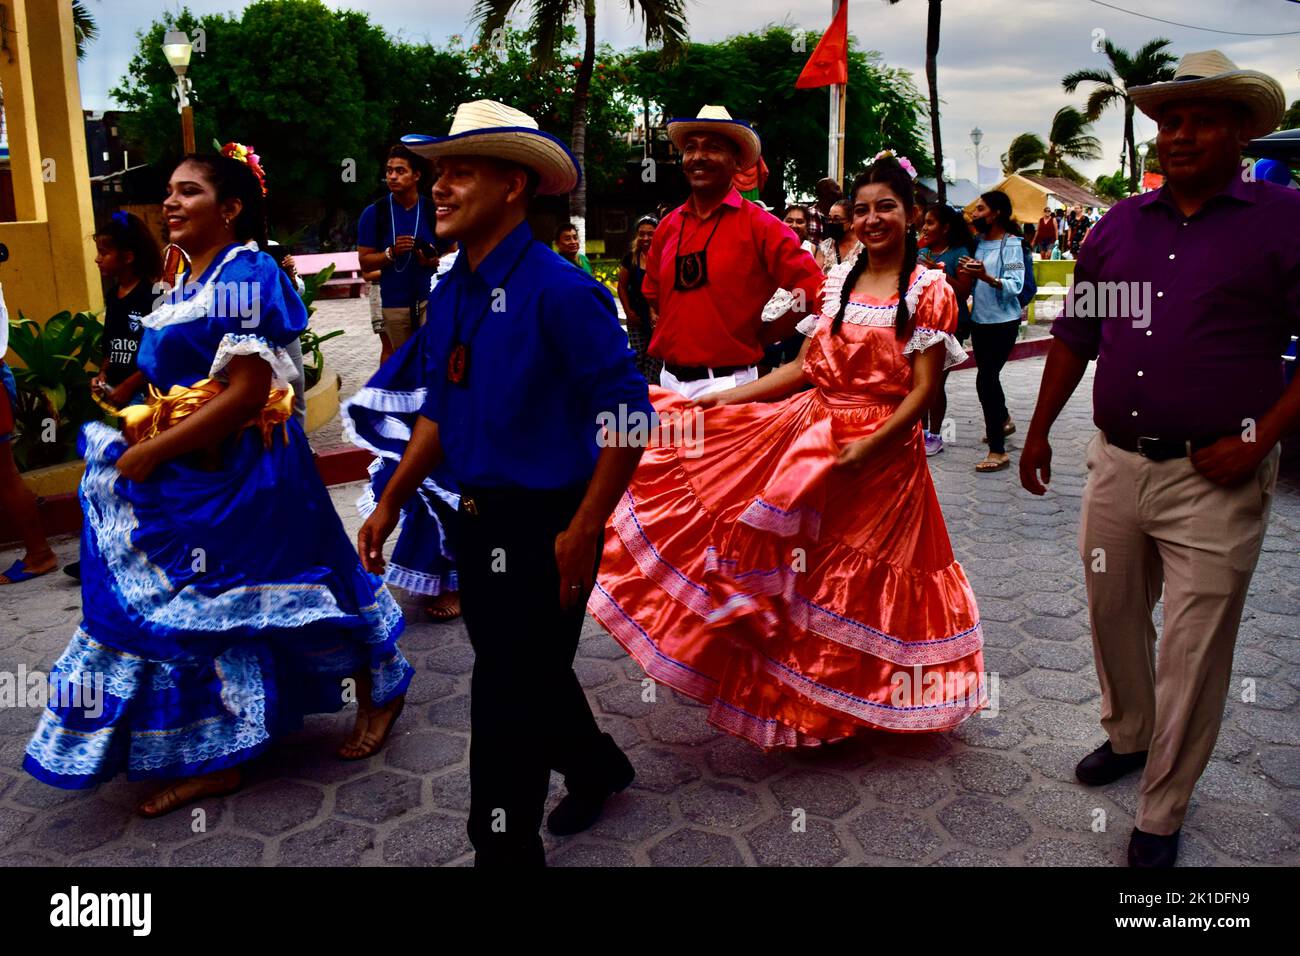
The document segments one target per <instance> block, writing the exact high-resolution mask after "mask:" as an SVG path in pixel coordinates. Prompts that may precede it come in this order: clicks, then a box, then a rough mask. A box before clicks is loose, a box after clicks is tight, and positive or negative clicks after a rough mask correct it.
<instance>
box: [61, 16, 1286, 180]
mask: <svg viewBox="0 0 1300 956" xmlns="http://www.w3.org/2000/svg"><path fill="white" fill-rule="evenodd" d="M325 2H326V5H327V6H330V7H335V8H339V9H345V8H351V9H355V10H363V11H365V12H367V13H368V14H369V15H370V19H371V20H372V21H373V22H375V23H378V24H380V25H381V26H383V27H384V28H385V29H386V30H388V31H389V32H390V33H392V34H395V35H399V36H402V37H404V38H406V39H408V40H415V41H418V40H427V41H429V42H433V43H437V44H442V43H443V42H444V41H445V40H446V39H447V37H449V36H451V35H452V34H456V33H462V34H463V33H465V32H467V26H468V19H469V13H470V10H471V8H472V7H473V2H472V0H325ZM597 2H598V4H599V7H598V15H597V18H596V31H597V40H598V41H599V42H608V43H610V44H612V45H613V46H615V47H616V48H622V47H627V46H633V45H637V44H639V43H640V42H641V40H642V37H643V34H642V32H641V28H640V26H639V21H634V20H631V19H629V16H628V4H627V0H597ZM1106 4H1107V5H1108V6H1109V7H1122V8H1124V9H1126V10H1130V11H1136V12H1139V13H1143V14H1146V15H1148V16H1151V17H1160V18H1162V19H1165V20H1174V21H1178V22H1179V23H1183V24H1190V25H1192V26H1194V27H1203V28H1213V29H1214V30H1218V31H1238V32H1240V33H1251V34H1267V33H1286V32H1290V33H1291V35H1290V36H1237V35H1229V34H1227V33H1223V32H1211V31H1210V30H1207V29H1190V28H1188V27H1183V26H1173V25H1169V24H1165V23H1159V22H1155V21H1152V20H1149V19H1145V18H1142V17H1139V16H1133V15H1131V14H1129V13H1124V12H1120V11H1118V10H1114V9H1108V6H1106V5H1102V4H1101V3H1098V2H1096V0H948V2H947V3H945V4H944V10H943V30H942V38H941V46H940V50H939V95H940V97H941V99H942V104H941V108H942V130H943V139H944V146H945V153H946V154H948V155H955V157H956V160H957V171H958V175H959V176H962V177H973V174H974V156H973V150H972V147H971V141H970V136H969V133H970V130H971V128H972V127H974V126H977V125H978V126H979V127H980V128H981V129H983V130H984V134H985V136H984V142H983V146H982V150H981V152H982V162H983V165H985V166H993V165H996V164H997V157H998V156H999V155H1000V154H1001V153H1002V152H1004V151H1005V150H1006V148H1007V144H1008V143H1009V142H1010V141H1011V139H1012V137H1014V136H1016V135H1017V134H1019V133H1022V132H1025V131H1027V130H1028V131H1033V132H1036V133H1038V134H1039V135H1041V136H1044V137H1045V136H1046V133H1047V129H1048V126H1049V124H1050V122H1051V118H1052V114H1053V113H1055V111H1056V110H1057V109H1058V108H1060V107H1061V106H1065V105H1067V104H1074V105H1077V106H1081V105H1082V103H1083V100H1084V98H1085V96H1086V93H1085V92H1084V91H1083V90H1082V89H1081V90H1080V92H1078V93H1076V94H1075V95H1074V96H1068V95H1066V94H1065V93H1064V92H1063V91H1062V89H1061V77H1062V76H1063V75H1064V74H1065V73H1067V72H1070V71H1071V70H1077V69H1085V68H1088V67H1093V66H1096V67H1102V68H1104V67H1105V66H1106V60H1105V56H1104V55H1103V54H1099V53H1094V52H1093V51H1092V44H1093V37H1094V31H1098V30H1102V31H1105V35H1106V36H1107V37H1108V38H1109V39H1111V40H1112V41H1113V42H1114V43H1116V44H1118V45H1119V46H1120V47H1123V48H1125V49H1127V50H1129V51H1130V52H1131V51H1133V50H1136V49H1137V48H1138V47H1139V46H1141V45H1142V44H1143V43H1145V42H1146V41H1147V40H1150V39H1152V38H1154V37H1166V38H1168V39H1170V40H1172V41H1173V43H1172V49H1173V50H1174V52H1175V53H1176V54H1178V55H1181V54H1183V53H1186V52H1189V51H1196V50H1206V49H1211V48H1216V49H1219V50H1222V51H1223V52H1224V53H1225V54H1227V56H1228V57H1229V58H1230V59H1231V60H1233V61H1234V62H1235V63H1236V64H1237V65H1238V66H1239V67H1242V68H1243V69H1255V70H1261V71H1263V72H1265V73H1268V74H1269V75H1271V76H1273V77H1275V78H1276V79H1277V80H1278V81H1279V82H1280V83H1281V84H1282V86H1283V89H1284V90H1285V91H1286V98H1287V102H1288V103H1291V102H1292V101H1294V100H1296V99H1300V3H1295V2H1290V0H1106ZM86 5H87V6H88V7H89V8H90V10H91V12H92V14H93V15H94V16H95V18H96V19H97V21H98V22H99V25H100V29H101V35H100V37H99V39H98V40H96V41H95V42H94V43H93V44H92V45H91V47H90V50H89V53H88V55H87V57H86V59H85V60H84V61H83V62H82V63H81V67H80V74H81V93H82V103H83V105H84V106H85V107H86V108H87V109H101V110H102V109H106V108H111V107H113V106H115V105H116V104H114V103H113V102H112V99H111V97H110V96H109V93H108V91H109V89H110V88H111V87H112V86H114V85H116V83H117V82H118V81H119V80H120V78H121V77H122V76H123V74H124V73H125V72H126V68H127V64H128V63H129V61H130V57H131V54H132V52H133V50H134V49H135V44H136V40H135V33H136V31H137V30H140V29H143V28H144V27H146V26H147V25H148V24H149V23H150V22H151V21H153V20H155V19H157V18H158V17H159V16H160V15H161V14H162V13H163V11H164V10H173V11H174V10H176V9H178V6H179V4H178V3H177V2H176V0H171V2H166V3H165V2H162V0H86ZM186 5H187V6H188V7H189V9H190V10H192V11H193V12H194V13H196V14H202V13H217V12H232V11H237V10H240V9H242V8H243V7H245V6H247V5H248V4H246V3H241V2H240V0H187V2H186ZM687 14H688V22H689V25H690V35H691V39H692V40H695V41H699V42H706V43H707V42H713V41H716V40H721V39H723V38H725V37H727V36H729V35H731V34H734V33H741V32H747V31H749V30H757V29H761V28H762V27H763V26H765V25H766V24H769V23H782V22H785V23H788V24H790V25H791V26H793V27H797V28H801V29H808V30H815V31H821V30H824V29H825V28H826V26H827V24H828V23H829V22H830V16H831V0H743V2H737V0H688V3H687ZM925 21H926V3H925V2H924V0H903V2H902V3H900V4H898V5H897V6H888V5H887V4H886V3H885V0H849V31H850V33H852V34H853V36H854V37H855V38H856V40H857V43H858V45H859V47H861V48H865V49H875V50H879V51H880V52H881V54H882V55H883V57H884V61H885V63H886V64H888V65H889V66H895V67H901V68H903V69H906V70H910V71H911V72H912V73H913V74H914V78H915V81H916V84H917V87H918V88H919V89H921V90H922V92H923V93H924V91H925V90H926V83H925ZM792 55H793V54H792ZM195 82H196V83H197V84H202V77H201V76H196V77H195ZM849 95H850V96H852V95H853V91H852V90H850V91H849ZM1136 122H1137V132H1138V137H1139V141H1140V140H1141V139H1145V138H1149V137H1151V136H1154V134H1155V125H1154V123H1152V122H1151V121H1150V120H1149V119H1147V118H1146V117H1145V116H1143V115H1142V114H1141V113H1139V114H1137V119H1136ZM1095 132H1096V134H1097V135H1098V136H1099V137H1100V138H1101V141H1102V146H1103V149H1104V155H1105V158H1104V159H1103V160H1101V161H1098V162H1094V163H1085V164H1082V166H1081V168H1082V170H1083V172H1085V173H1087V174H1088V175H1089V176H1097V175H1100V174H1103V173H1110V172H1113V171H1114V170H1115V169H1116V168H1118V164H1119V155H1120V148H1121V143H1122V137H1123V114H1122V113H1120V112H1118V111H1114V112H1110V113H1107V114H1106V115H1104V116H1103V117H1102V118H1101V119H1100V120H1099V121H1098V122H1097V124H1096V127H1095Z"/></svg>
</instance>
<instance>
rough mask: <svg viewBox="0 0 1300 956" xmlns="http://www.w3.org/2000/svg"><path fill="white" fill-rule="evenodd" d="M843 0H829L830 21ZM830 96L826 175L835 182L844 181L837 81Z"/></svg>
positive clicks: (841, 91) (841, 99)
mask: <svg viewBox="0 0 1300 956" xmlns="http://www.w3.org/2000/svg"><path fill="white" fill-rule="evenodd" d="M842 2H845V0H831V22H832V23H834V22H835V14H837V13H839V12H840V4H841V3H842ZM829 90H830V94H831V98H830V116H829V119H828V121H827V124H826V129H827V139H826V151H827V152H826V169H827V172H826V175H827V176H828V177H829V178H831V179H833V180H835V181H836V182H837V183H841V182H843V181H844V134H843V132H842V131H841V123H842V122H843V117H844V92H845V88H844V87H843V86H840V85H839V84H837V83H833V84H831V86H830V87H829Z"/></svg>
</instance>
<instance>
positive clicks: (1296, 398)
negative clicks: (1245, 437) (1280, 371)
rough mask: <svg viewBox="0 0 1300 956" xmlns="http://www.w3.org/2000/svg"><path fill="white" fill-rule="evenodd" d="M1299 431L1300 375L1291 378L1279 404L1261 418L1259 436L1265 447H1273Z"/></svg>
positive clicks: (1278, 401)
mask: <svg viewBox="0 0 1300 956" xmlns="http://www.w3.org/2000/svg"><path fill="white" fill-rule="evenodd" d="M1297 432H1300V375H1297V376H1296V377H1295V378H1293V379H1292V380H1291V384H1290V385H1289V386H1287V390H1286V391H1285V392H1283V393H1282V397H1281V398H1279V399H1278V400H1277V404H1275V405H1274V406H1273V407H1272V408H1270V409H1269V410H1268V412H1267V413H1265V415H1264V417H1263V418H1261V419H1260V420H1259V428H1258V434H1257V438H1258V440H1259V441H1260V442H1262V443H1263V444H1264V447H1265V448H1272V447H1273V446H1274V445H1276V444H1277V443H1278V442H1279V441H1281V440H1282V439H1284V438H1286V437H1287V436H1288V435H1294V434H1296V433H1297Z"/></svg>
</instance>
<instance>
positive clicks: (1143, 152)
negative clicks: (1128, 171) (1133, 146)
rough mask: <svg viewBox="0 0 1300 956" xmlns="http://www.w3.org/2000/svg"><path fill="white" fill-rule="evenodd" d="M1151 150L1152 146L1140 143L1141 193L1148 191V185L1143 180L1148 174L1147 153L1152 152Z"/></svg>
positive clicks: (1139, 169) (1139, 187)
mask: <svg viewBox="0 0 1300 956" xmlns="http://www.w3.org/2000/svg"><path fill="white" fill-rule="evenodd" d="M1150 150H1151V147H1150V146H1148V145H1147V144H1146V143H1138V177H1137V180H1138V192H1140V193H1144V192H1146V185H1145V184H1144V183H1143V180H1144V179H1145V178H1146V175H1147V153H1148V152H1150Z"/></svg>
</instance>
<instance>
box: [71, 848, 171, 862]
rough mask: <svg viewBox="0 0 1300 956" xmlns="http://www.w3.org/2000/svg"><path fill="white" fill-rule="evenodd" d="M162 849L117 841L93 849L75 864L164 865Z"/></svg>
mask: <svg viewBox="0 0 1300 956" xmlns="http://www.w3.org/2000/svg"><path fill="white" fill-rule="evenodd" d="M162 865H163V854H162V851H161V850H157V849H154V848H153V847H146V846H133V845H131V844H123V843H116V844H112V845H111V846H102V847H100V848H99V849H98V850H91V851H90V852H89V853H87V854H86V855H85V856H83V857H81V858H80V859H79V860H77V862H76V863H74V864H73V866H113V867H122V866H162Z"/></svg>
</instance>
